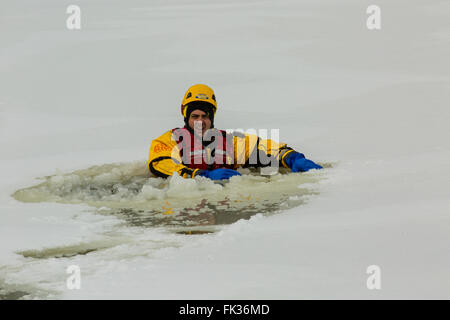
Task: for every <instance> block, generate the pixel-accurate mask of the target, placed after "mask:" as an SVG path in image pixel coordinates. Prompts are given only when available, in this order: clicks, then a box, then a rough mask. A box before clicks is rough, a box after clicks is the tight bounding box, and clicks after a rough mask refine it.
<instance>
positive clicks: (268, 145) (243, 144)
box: [233, 133, 294, 168]
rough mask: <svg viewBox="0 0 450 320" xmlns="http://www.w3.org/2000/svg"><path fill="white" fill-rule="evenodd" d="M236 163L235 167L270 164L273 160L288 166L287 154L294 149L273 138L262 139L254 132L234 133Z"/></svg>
mask: <svg viewBox="0 0 450 320" xmlns="http://www.w3.org/2000/svg"><path fill="white" fill-rule="evenodd" d="M233 143H234V163H235V167H241V166H244V165H245V166H253V167H264V166H269V165H270V164H271V163H272V161H276V162H277V165H279V164H281V165H282V166H284V167H285V168H288V166H287V165H286V163H285V162H284V158H285V157H286V155H287V154H289V153H291V152H293V151H294V150H293V149H292V148H290V147H288V146H287V145H286V144H285V143H278V142H275V141H274V140H271V139H261V138H260V137H258V136H257V135H252V134H239V133H238V134H234V140H233Z"/></svg>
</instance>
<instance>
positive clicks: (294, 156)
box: [284, 151, 322, 172]
mask: <svg viewBox="0 0 450 320" xmlns="http://www.w3.org/2000/svg"><path fill="white" fill-rule="evenodd" d="M284 162H285V163H286V164H287V165H288V167H289V168H291V170H292V172H306V171H308V170H311V169H322V166H320V165H318V164H316V163H314V162H313V161H311V160H308V159H306V158H305V156H304V155H303V153H298V152H295V151H294V152H291V153H289V154H288V155H287V156H286V158H285V159H284Z"/></svg>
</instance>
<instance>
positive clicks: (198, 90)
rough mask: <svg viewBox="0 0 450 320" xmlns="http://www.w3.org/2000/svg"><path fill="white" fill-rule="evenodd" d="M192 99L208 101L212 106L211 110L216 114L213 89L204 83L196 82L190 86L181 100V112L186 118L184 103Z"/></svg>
mask: <svg viewBox="0 0 450 320" xmlns="http://www.w3.org/2000/svg"><path fill="white" fill-rule="evenodd" d="M193 101H202V102H208V103H210V104H212V106H213V112H214V114H216V110H217V102H216V96H215V95H214V91H213V89H211V88H210V87H208V86H207V85H204V84H196V85H193V86H192V87H190V88H189V89H188V90H187V91H186V93H185V95H184V98H183V101H182V102H181V114H182V115H183V117H185V118H186V111H187V107H186V105H187V104H188V103H190V102H193Z"/></svg>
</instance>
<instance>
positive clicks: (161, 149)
mask: <svg viewBox="0 0 450 320" xmlns="http://www.w3.org/2000/svg"><path fill="white" fill-rule="evenodd" d="M148 169H149V170H150V171H151V172H152V173H153V174H154V175H155V176H158V177H162V178H167V177H169V176H171V175H173V173H174V172H177V173H178V174H179V175H180V176H181V177H183V178H194V177H195V175H196V174H197V173H199V169H191V168H189V167H187V166H185V165H184V164H183V163H182V160H181V156H180V151H179V149H178V147H177V142H176V141H175V140H173V139H172V130H170V131H167V132H166V133H164V134H163V135H162V136H160V137H159V138H157V139H155V140H153V141H152V144H151V146H150V152H149V156H148Z"/></svg>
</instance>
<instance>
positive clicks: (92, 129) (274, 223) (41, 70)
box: [0, 0, 450, 299]
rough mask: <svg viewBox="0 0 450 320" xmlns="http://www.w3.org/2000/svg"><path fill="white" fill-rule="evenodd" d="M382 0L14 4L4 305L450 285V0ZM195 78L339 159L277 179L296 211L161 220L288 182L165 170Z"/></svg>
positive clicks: (5, 114) (239, 109)
mask: <svg viewBox="0 0 450 320" xmlns="http://www.w3.org/2000/svg"><path fill="white" fill-rule="evenodd" d="M371 4H372V3H369V2H365V1H359V0H345V1H339V3H335V2H333V1H320V2H317V1H312V0H307V1H293V0H285V1H256V0H254V1H253V0H252V1H239V2H229V1H228V2H224V1H218V0H214V1H206V0H195V1H194V0H189V1H181V0H173V1H164V2H162V1H150V2H149V1H143V0H130V1H126V2H124V1H106V0H99V1H94V2H93V1H78V2H77V5H79V6H80V8H81V12H82V20H81V30H72V31H71V30H68V29H67V28H66V19H67V17H68V14H67V13H66V6H65V5H64V4H61V3H59V1H54V0H43V1H39V2H30V1H22V0H19V1H11V0H7V1H3V2H2V3H1V4H0V25H1V26H2V27H1V28H0V48H1V50H0V148H1V153H0V172H1V174H0V177H1V179H0V240H1V241H0V299H19V298H22V299H33V298H38V299H94V298H102V299H103V298H104V299H117V298H138V299H260V298H261V299H302V298H309V299H314V298H324V299H329V298H331V299H333V298H364V299H379V298H387V299H394V298H446V299H448V298H450V295H449V292H450V291H449V287H450V275H449V272H448V270H450V256H449V254H448V248H449V247H450V239H449V236H448V235H449V233H450V217H449V213H450V212H449V208H450V197H449V191H448V190H449V189H450V139H449V137H450V132H449V129H448V128H449V126H448V121H449V119H450V111H449V108H448V105H449V102H450V97H449V95H450V90H449V89H450V79H449V75H450V72H449V71H450V70H449V69H450V68H449V67H450V66H449V63H448V56H450V42H449V38H450V29H449V23H448V21H450V19H449V18H450V17H449V15H450V10H449V9H450V4H449V3H448V1H439V0H434V1H421V0H408V1H406V0H399V1H395V2H393V1H387V0H381V1H377V5H378V6H379V7H380V8H381V14H382V20H381V21H382V27H381V30H377V31H370V30H368V29H367V27H366V23H365V22H366V19H367V13H366V9H367V7H368V6H369V5H371ZM195 83H206V84H208V85H210V86H211V87H213V88H214V90H215V92H216V95H217V99H218V104H219V106H218V111H217V114H216V117H215V125H216V127H218V128H223V129H228V128H230V129H236V128H279V129H280V140H281V141H283V142H286V143H287V144H288V145H289V146H292V147H293V148H295V149H296V150H298V151H300V152H303V153H305V155H307V156H308V157H309V158H311V159H312V160H315V161H318V162H319V163H328V164H332V166H331V167H329V168H326V169H325V170H323V171H315V172H310V173H307V174H295V175H285V176H282V175H280V177H279V178H283V177H284V178H286V179H288V180H289V179H292V181H288V182H287V183H286V184H283V183H281V182H280V181H277V180H276V179H278V178H276V177H271V178H270V179H274V181H272V182H271V183H273V184H271V186H276V188H279V187H285V188H286V190H291V191H292V193H289V194H287V195H286V199H285V201H287V202H288V206H287V208H286V209H284V208H282V210H278V211H277V212H276V214H265V213H264V210H263V209H261V210H256V211H254V212H251V214H250V213H249V215H248V216H246V217H245V219H241V220H237V221H230V223H229V224H206V223H203V222H202V221H200V223H199V221H195V223H194V224H195V226H194V227H195V229H189V227H191V228H192V226H185V225H181V226H180V225H177V224H173V223H171V222H170V223H162V224H160V225H155V221H154V220H151V221H147V220H145V219H144V218H145V217H148V215H146V214H142V212H140V210H141V211H144V213H145V209H143V208H142V207H140V205H143V206H145V205H148V203H149V202H150V203H152V204H158V207H159V208H163V207H164V208H165V209H163V210H166V211H165V212H166V213H167V212H168V211H174V212H176V211H177V210H176V209H177V204H178V203H184V202H185V201H194V200H192V199H197V200H198V199H199V197H198V196H199V195H206V194H208V193H210V195H209V196H208V197H209V199H211V200H210V201H211V202H214V201H216V202H217V201H220V200H221V199H214V197H216V196H217V197H223V198H225V197H226V196H228V197H229V198H230V197H231V198H230V199H234V200H235V199H237V198H232V196H235V197H241V196H242V197H244V196H246V194H245V193H246V192H249V190H251V188H250V189H249V188H248V187H246V186H245V183H246V182H248V183H253V184H254V185H257V184H256V182H255V181H253V180H252V179H269V178H267V177H258V176H253V175H251V174H250V175H246V176H243V177H236V178H233V179H231V180H232V181H230V183H229V184H227V185H220V184H214V183H212V182H210V181H207V180H206V179H196V180H195V181H193V180H192V181H184V180H180V179H181V178H180V179H178V178H179V177H174V179H172V180H169V181H162V180H161V179H156V178H151V177H148V176H147V172H146V169H145V160H144V159H146V157H147V155H148V148H149V146H150V142H151V140H152V139H153V138H155V137H157V136H159V135H161V134H162V133H163V132H165V131H167V130H169V129H171V128H174V127H177V126H181V125H182V119H181V116H180V114H179V105H180V102H181V99H182V95H183V93H184V92H185V90H186V89H187V87H189V86H190V85H192V84H195ZM142 164H144V165H142ZM90 170H91V171H90ZM92 170H93V171H92ZM91 173H93V174H92V175H90V174H91ZM39 178H40V179H39ZM297 179H298V180H297ZM118 182H120V183H119V184H118V185H117V183H118ZM297 185H301V188H299V189H298V190H297V189H294V186H295V188H296V187H297ZM230 186H235V187H236V188H235V189H233V188H230ZM263 186H264V185H261V188H263ZM88 187H89V188H88ZM91 187H92V189H91ZM255 188H256V187H255ZM303 190H305V191H304V192H303ZM217 191H218V192H217ZM233 192H236V193H233ZM259 192H261V194H264V192H265V191H264V190H255V194H256V193H259ZM180 193H184V194H185V195H186V196H187V198H186V199H184V198H183V199H181V198H179V197H180ZM267 194H269V193H267ZM253 195H254V194H253ZM253 195H252V197H251V198H253ZM166 201H169V204H167V203H166ZM283 201H284V200H283ZM289 203H290V204H289ZM124 208H128V209H130V211H123V210H122V209H124ZM121 210H122V211H121ZM159 214H160V215H161V216H162V217H163V219H164V218H165V217H166V216H170V214H169V215H164V212H162V213H161V212H160V213H159ZM175 215H176V214H175ZM154 216H157V214H156V213H155V215H154ZM175 220H176V219H175ZM186 230H191V231H192V230H193V231H194V232H193V234H188V233H186V232H185V231H186ZM71 265H78V266H79V267H80V269H81V274H82V285H81V289H80V290H69V289H68V288H67V286H66V280H67V276H68V274H67V273H66V270H67V267H69V266H71ZM371 265H377V266H379V267H380V270H381V283H382V289H381V290H369V289H368V288H367V286H366V281H367V277H368V276H369V275H368V274H367V273H366V270H367V268H368V266H371Z"/></svg>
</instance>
